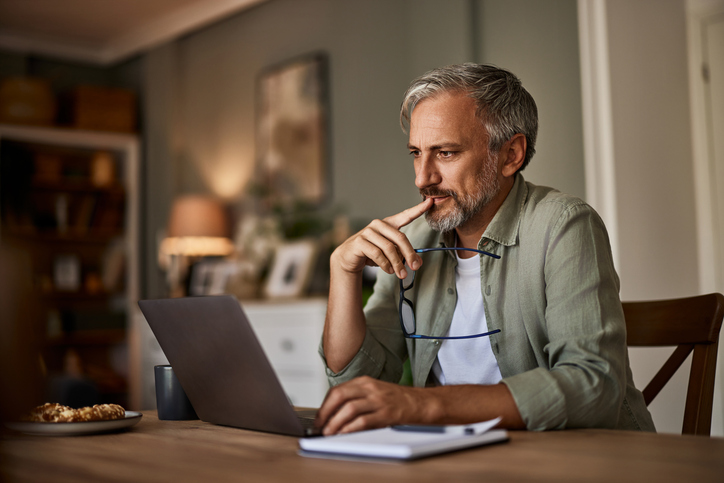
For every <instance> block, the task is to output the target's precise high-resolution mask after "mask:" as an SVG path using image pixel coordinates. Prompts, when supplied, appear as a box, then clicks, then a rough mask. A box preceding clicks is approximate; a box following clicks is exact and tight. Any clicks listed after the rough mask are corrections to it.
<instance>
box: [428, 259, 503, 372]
mask: <svg viewBox="0 0 724 483" xmlns="http://www.w3.org/2000/svg"><path fill="white" fill-rule="evenodd" d="M456 255H457V252H456ZM455 285H456V288H457V292H458V298H457V303H456V305H455V313H454V314H453V319H452V323H451V324H450V329H449V330H448V333H447V334H445V335H447V336H456V335H472V334H481V333H483V332H487V331H488V323H487V321H486V320H485V309H484V308H483V294H482V292H481V290H480V255H476V256H474V257H472V258H460V257H458V266H457V268H456V270H455ZM432 372H433V374H434V375H435V377H436V378H437V381H438V383H439V384H440V385H453V384H497V383H498V382H500V380H501V379H502V378H503V377H502V376H501V375H500V368H499V367H498V361H497V360H496V359H495V354H493V349H492V347H491V346H490V337H487V336H486V337H476V338H474V339H453V340H443V341H442V345H441V346H440V350H439V351H438V353H437V359H435V362H434V363H433V365H432Z"/></svg>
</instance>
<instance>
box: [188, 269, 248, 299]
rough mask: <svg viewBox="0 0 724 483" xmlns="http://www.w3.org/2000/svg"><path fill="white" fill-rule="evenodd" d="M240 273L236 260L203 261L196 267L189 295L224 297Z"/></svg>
mask: <svg viewBox="0 0 724 483" xmlns="http://www.w3.org/2000/svg"><path fill="white" fill-rule="evenodd" d="M237 271H238V264H237V262H236V261H234V260H202V261H200V262H198V263H196V264H195V265H194V268H193V269H192V271H191V280H190V283H189V295H194V296H198V295H223V294H226V293H227V290H226V289H227V285H228V283H229V280H230V279H232V278H233V277H234V276H235V275H236V273H237Z"/></svg>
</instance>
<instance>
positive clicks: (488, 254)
mask: <svg viewBox="0 0 724 483" xmlns="http://www.w3.org/2000/svg"><path fill="white" fill-rule="evenodd" d="M438 250H446V251H453V250H456V251H457V250H465V251H468V252H476V253H482V254H483V255H487V256H489V257H493V258H496V259H500V255H496V254H494V253H490V252H485V251H483V250H478V249H476V248H458V247H455V248H452V247H439V248H415V252H416V253H425V252H435V251H438Z"/></svg>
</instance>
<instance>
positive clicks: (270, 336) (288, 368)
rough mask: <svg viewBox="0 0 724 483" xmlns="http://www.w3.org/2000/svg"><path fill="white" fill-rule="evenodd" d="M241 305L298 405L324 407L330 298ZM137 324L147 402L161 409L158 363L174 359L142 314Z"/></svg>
mask: <svg viewBox="0 0 724 483" xmlns="http://www.w3.org/2000/svg"><path fill="white" fill-rule="evenodd" d="M241 306H242V309H243V310H244V312H245V313H246V316H247V318H248V319H249V322H250V323H251V326H252V328H253V329H254V333H255V334H256V336H257V338H258V339H259V342H260V343H261V346H262V348H263V349H264V352H265V353H266V355H267V358H268V359H269V362H270V363H271V365H272V367H273V368H274V371H275V372H276V374H277V377H278V378H279V381H280V382H281V384H282V387H283V388H284V391H285V392H286V393H287V396H288V397H289V400H290V401H291V402H292V404H294V405H295V406H301V407H319V406H320V405H321V404H322V401H323V400H324V396H325V395H326V393H327V388H328V385H327V377H326V375H325V372H324V364H323V363H322V359H321V358H320V357H319V354H318V353H317V348H318V347H319V342H320V341H321V338H322V329H323V328H324V317H325V314H326V311H327V300H326V299H303V300H289V301H254V302H250V301H243V302H242V303H241ZM137 325H138V326H139V327H140V330H139V333H140V334H142V340H141V341H140V343H139V346H140V347H141V352H142V354H141V355H140V364H139V365H140V371H141V373H142V377H141V380H142V393H143V401H142V403H141V405H142V406H143V408H144V409H155V400H156V399H155V393H154V387H155V386H154V384H155V383H154V377H153V366H154V365H157V364H168V361H167V359H166V357H165V356H164V354H163V351H162V350H161V347H160V346H159V345H158V341H156V338H155V337H154V335H153V332H151V329H150V328H149V327H148V323H147V322H146V320H145V319H144V318H143V316H142V315H140V316H139V319H138V324H137Z"/></svg>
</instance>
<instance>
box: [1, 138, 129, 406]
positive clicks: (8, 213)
mask: <svg viewBox="0 0 724 483" xmlns="http://www.w3.org/2000/svg"><path fill="white" fill-rule="evenodd" d="M138 173H139V141H138V138H137V137H136V136H134V135H129V134H116V133H103V132H91V131H81V130H73V129H58V128H47V127H30V126H16V125H5V124H0V242H1V243H11V244H14V245H16V246H20V247H22V248H23V249H25V250H26V251H27V252H28V253H29V254H30V256H31V260H32V264H33V266H32V277H33V281H34V285H35V287H36V289H37V292H38V294H39V298H40V300H39V303H40V304H41V305H42V307H43V314H44V319H43V320H42V321H41V324H40V329H39V330H40V331H42V332H43V333H42V334H40V335H41V337H42V340H44V344H43V350H42V354H41V356H42V363H43V365H44V367H45V371H46V373H47V375H48V380H49V381H52V380H54V379H59V378H68V377H70V376H72V377H74V378H76V379H82V380H83V381H84V382H85V383H88V384H90V385H91V386H92V387H93V388H94V390H95V391H96V392H95V394H96V397H98V399H99V400H100V402H104V403H105V402H114V403H119V404H123V405H125V406H126V407H128V405H129V402H130V401H132V400H133V399H134V395H133V391H134V387H136V386H137V383H136V381H135V380H134V379H135V376H134V372H133V370H132V368H131V367H130V365H131V363H130V362H129V361H132V360H133V358H134V352H135V351H136V349H135V347H134V345H133V340H135V339H134V330H135V327H134V325H133V323H132V321H133V320H134V317H135V313H136V311H137V310H138V309H137V307H136V301H137V300H138V294H139V287H138V284H139V267H138V247H139V233H138V229H139V222H138V216H139V194H138ZM49 387H50V386H49Z"/></svg>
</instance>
